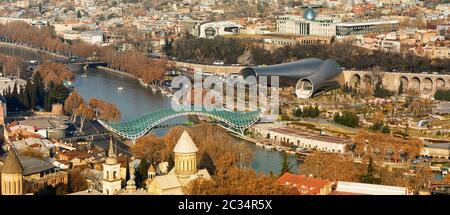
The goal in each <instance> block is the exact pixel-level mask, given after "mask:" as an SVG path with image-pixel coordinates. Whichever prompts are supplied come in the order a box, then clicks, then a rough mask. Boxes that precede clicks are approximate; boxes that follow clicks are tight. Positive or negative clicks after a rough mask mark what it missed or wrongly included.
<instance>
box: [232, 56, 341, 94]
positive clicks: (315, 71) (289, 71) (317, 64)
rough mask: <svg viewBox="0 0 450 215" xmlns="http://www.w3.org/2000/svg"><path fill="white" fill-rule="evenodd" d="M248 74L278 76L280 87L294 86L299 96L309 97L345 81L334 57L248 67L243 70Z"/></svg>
mask: <svg viewBox="0 0 450 215" xmlns="http://www.w3.org/2000/svg"><path fill="white" fill-rule="evenodd" d="M240 74H241V75H242V76H244V78H246V77H248V76H255V77H258V76H278V77H279V80H280V87H294V88H295V94H296V95H297V97H298V98H302V99H307V98H311V97H312V96H315V95H318V94H320V93H323V92H326V91H328V90H331V89H335V88H338V87H340V86H343V85H344V83H345V80H344V76H343V74H342V70H341V67H340V66H339V64H338V63H337V62H336V61H335V60H332V59H328V60H321V59H317V58H307V59H302V60H298V61H293V62H290V63H285V64H277V65H272V66H267V67H247V68H244V69H242V70H241V72H240Z"/></svg>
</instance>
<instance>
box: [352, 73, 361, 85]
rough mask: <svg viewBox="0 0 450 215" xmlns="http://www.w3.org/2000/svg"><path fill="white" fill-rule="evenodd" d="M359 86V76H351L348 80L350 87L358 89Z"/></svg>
mask: <svg viewBox="0 0 450 215" xmlns="http://www.w3.org/2000/svg"><path fill="white" fill-rule="evenodd" d="M360 86H361V76H360V75H359V74H356V73H355V74H353V75H352V78H351V79H350V87H354V88H359V87H360Z"/></svg>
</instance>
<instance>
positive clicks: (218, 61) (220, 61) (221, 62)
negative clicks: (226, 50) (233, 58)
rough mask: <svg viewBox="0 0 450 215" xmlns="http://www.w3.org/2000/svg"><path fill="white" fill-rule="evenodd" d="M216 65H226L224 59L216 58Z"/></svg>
mask: <svg viewBox="0 0 450 215" xmlns="http://www.w3.org/2000/svg"><path fill="white" fill-rule="evenodd" d="M213 64H214V65H224V62H223V61H222V60H216V61H214V63H213Z"/></svg>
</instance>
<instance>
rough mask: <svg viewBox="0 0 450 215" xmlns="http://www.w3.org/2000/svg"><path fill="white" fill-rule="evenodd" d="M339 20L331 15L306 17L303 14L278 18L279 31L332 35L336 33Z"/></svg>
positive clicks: (280, 32) (303, 34)
mask: <svg viewBox="0 0 450 215" xmlns="http://www.w3.org/2000/svg"><path fill="white" fill-rule="evenodd" d="M339 21H340V20H339V19H336V18H331V17H323V18H315V17H314V18H313V19H306V18H303V17H301V16H281V17H279V18H278V19H277V33H278V34H289V35H301V36H308V35H312V36H324V37H332V36H335V35H336V22H339Z"/></svg>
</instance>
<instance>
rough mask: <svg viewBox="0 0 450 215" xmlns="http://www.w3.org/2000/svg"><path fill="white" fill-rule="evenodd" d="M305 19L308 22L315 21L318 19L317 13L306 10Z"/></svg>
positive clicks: (310, 9)
mask: <svg viewBox="0 0 450 215" xmlns="http://www.w3.org/2000/svg"><path fill="white" fill-rule="evenodd" d="M303 17H304V18H305V19H308V20H314V19H315V18H316V12H315V11H314V9H312V8H310V7H309V8H306V10H305V11H304V12H303Z"/></svg>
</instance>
